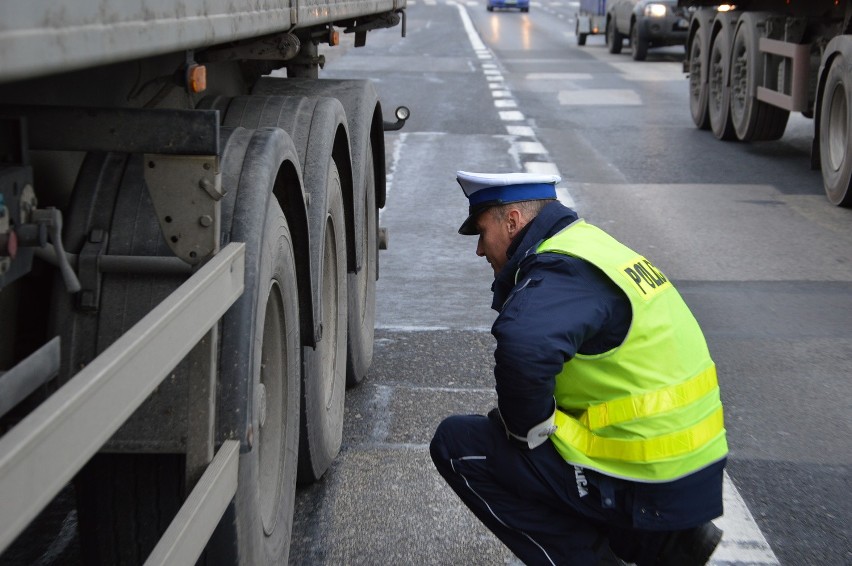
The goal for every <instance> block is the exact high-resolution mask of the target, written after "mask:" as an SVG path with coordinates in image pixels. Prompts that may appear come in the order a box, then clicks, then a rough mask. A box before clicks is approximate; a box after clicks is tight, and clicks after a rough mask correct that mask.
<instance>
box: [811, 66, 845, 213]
mask: <svg viewBox="0 0 852 566" xmlns="http://www.w3.org/2000/svg"><path fill="white" fill-rule="evenodd" d="M848 65H849V63H847V61H846V58H845V57H844V56H843V55H842V54H838V55H837V56H836V57H835V58H834V60H833V61H832V62H831V68H830V69H829V70H828V75H827V76H826V79H825V87H824V89H823V93H822V103H821V105H820V108H821V110H820V116H819V155H820V163H821V168H822V182H823V186H824V188H825V194H826V196H827V197H828V200H829V201H830V202H831V203H832V204H835V205H837V206H843V207H852V190H850V188H852V155H850V147H849V136H850V135H852V76H850V73H849V71H848Z"/></svg>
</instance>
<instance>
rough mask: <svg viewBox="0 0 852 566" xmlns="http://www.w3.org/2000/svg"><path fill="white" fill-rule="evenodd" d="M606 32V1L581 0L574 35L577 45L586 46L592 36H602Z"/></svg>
mask: <svg viewBox="0 0 852 566" xmlns="http://www.w3.org/2000/svg"><path fill="white" fill-rule="evenodd" d="M605 32H606V0H580V9H579V10H578V11H577V23H576V26H575V28H574V35H576V36H577V45H586V38H587V37H589V36H590V35H600V34H602V33H605Z"/></svg>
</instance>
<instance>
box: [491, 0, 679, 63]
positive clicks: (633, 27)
mask: <svg viewBox="0 0 852 566" xmlns="http://www.w3.org/2000/svg"><path fill="white" fill-rule="evenodd" d="M489 1H490V0H489ZM688 31H689V18H688V13H687V12H686V9H685V8H682V7H678V5H677V1H676V0H662V1H660V0H613V1H612V2H608V3H607V9H606V45H607V47H608V48H609V52H610V53H621V48H622V47H623V45H624V40H625V39H629V41H630V46H631V47H632V48H633V59H634V60H636V61H644V60H645V58H646V57H647V56H648V49H649V48H651V47H663V46H667V45H684V43H685V42H686V35H687V32H688Z"/></svg>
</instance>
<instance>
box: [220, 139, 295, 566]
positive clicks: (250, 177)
mask: <svg viewBox="0 0 852 566" xmlns="http://www.w3.org/2000/svg"><path fill="white" fill-rule="evenodd" d="M235 132H236V133H235V134H234V136H233V137H241V138H243V139H244V141H245V142H247V143H243V144H242V145H241V146H237V147H235V148H234V149H233V151H230V152H229V151H228V149H230V145H236V144H229V148H226V154H225V157H224V158H223V160H222V170H223V179H222V183H223V186H226V187H230V190H229V192H228V193H227V194H226V196H225V198H223V199H222V200H223V202H222V227H223V231H224V232H225V235H224V238H223V239H224V240H225V241H226V242H228V241H231V242H244V243H245V245H246V268H245V289H244V291H243V294H242V296H240V298H239V299H238V300H237V301H236V302H235V303H234V305H233V306H232V307H231V308H230V309H229V310H228V312H227V313H225V316H224V317H223V318H222V322H221V329H222V330H221V340H220V348H219V350H220V354H219V382H218V385H217V407H216V414H217V431H218V434H217V437H218V438H217V440H218V441H222V440H226V439H232V438H236V439H238V440H240V441H241V443H242V449H241V453H240V462H239V472H238V473H239V477H238V484H237V493H236V495H235V496H234V499H233V501H232V502H231V504H230V505H229V507H228V509H227V510H226V512H225V515H224V516H223V517H222V520H221V521H220V522H219V525H218V526H217V527H216V531H215V532H214V534H213V536H212V537H211V540H210V543H209V544H208V546H207V551H206V553H205V559H206V562H205V563H206V564H208V565H212V564H223V565H228V566H233V565H240V566H249V565H252V564H286V563H287V559H288V555H289V549H290V536H291V530H292V524H293V508H294V504H295V488H296V479H297V465H298V462H297V457H296V455H297V454H298V442H299V399H300V391H299V389H300V376H301V366H302V349H301V335H300V326H301V325H300V312H299V298H298V297H299V289H298V284H299V283H298V274H297V267H296V259H295V254H296V251H295V234H293V233H292V232H291V230H290V225H291V223H290V222H289V221H288V219H287V216H285V213H284V212H283V211H282V207H281V205H280V204H279V201H278V199H279V198H281V199H283V198H285V196H286V195H287V193H299V194H300V192H301V188H300V187H299V173H298V170H299V163H298V157H297V155H296V150H295V148H294V146H293V142H292V141H291V140H290V138H289V136H287V134H286V133H285V132H284V131H282V130H280V129H278V128H263V129H259V130H244V129H237V130H236V131H235ZM241 141H243V140H241ZM243 152H244V153H243Z"/></svg>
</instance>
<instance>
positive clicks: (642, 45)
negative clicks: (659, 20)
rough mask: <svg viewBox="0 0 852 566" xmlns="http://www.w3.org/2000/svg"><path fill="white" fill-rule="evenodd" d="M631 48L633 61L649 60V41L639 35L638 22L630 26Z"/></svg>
mask: <svg viewBox="0 0 852 566" xmlns="http://www.w3.org/2000/svg"><path fill="white" fill-rule="evenodd" d="M630 46H631V47H633V60H634V61H644V60H645V59H647V58H648V39H647V38H645V37H642V34H640V33H639V26H638V25H637V24H636V22H633V25H632V26H630Z"/></svg>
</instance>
